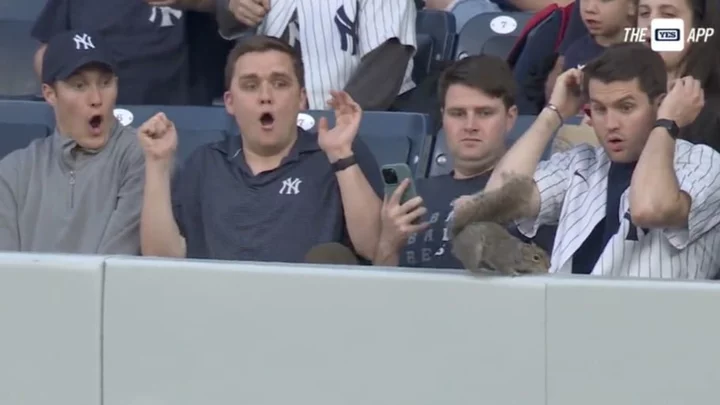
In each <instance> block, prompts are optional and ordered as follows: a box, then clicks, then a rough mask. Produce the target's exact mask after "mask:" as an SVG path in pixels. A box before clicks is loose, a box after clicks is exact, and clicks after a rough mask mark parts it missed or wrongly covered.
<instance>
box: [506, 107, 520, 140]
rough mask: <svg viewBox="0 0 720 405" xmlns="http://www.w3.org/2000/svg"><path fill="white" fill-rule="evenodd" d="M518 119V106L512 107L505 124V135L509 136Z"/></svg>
mask: <svg viewBox="0 0 720 405" xmlns="http://www.w3.org/2000/svg"><path fill="white" fill-rule="evenodd" d="M517 117H518V108H517V106H516V105H513V106H511V107H510V108H508V110H507V121H506V123H505V134H506V135H507V134H508V133H510V131H512V129H513V127H514V126H515V121H517Z"/></svg>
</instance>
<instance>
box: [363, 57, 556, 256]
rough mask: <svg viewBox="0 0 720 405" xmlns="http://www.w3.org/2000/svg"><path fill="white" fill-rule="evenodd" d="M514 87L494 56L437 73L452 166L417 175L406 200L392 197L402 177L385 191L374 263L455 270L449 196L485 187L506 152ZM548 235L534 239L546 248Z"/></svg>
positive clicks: (469, 60) (505, 68) (514, 110)
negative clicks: (414, 190) (441, 171)
mask: <svg viewBox="0 0 720 405" xmlns="http://www.w3.org/2000/svg"><path fill="white" fill-rule="evenodd" d="M515 87H516V84H515V81H514V79H513V75H512V71H511V70H510V68H509V67H508V65H507V63H506V62H505V61H503V60H501V59H499V58H497V57H494V56H488V55H482V56H471V57H468V58H465V59H462V60H460V61H458V62H456V63H455V64H453V65H452V66H450V67H449V68H448V69H447V70H446V71H445V72H444V73H443V75H442V77H441V79H440V85H439V97H440V100H442V101H443V106H442V116H443V130H444V131H445V134H446V137H447V147H448V150H449V152H450V154H451V156H452V159H453V162H454V170H453V171H452V172H451V173H450V174H447V175H442V176H435V177H431V178H428V179H420V180H418V181H417V182H416V188H417V192H418V194H419V196H418V197H417V198H414V199H412V200H409V201H407V202H406V203H405V204H402V205H400V204H399V201H398V200H399V196H400V195H402V193H403V191H404V190H405V189H406V187H407V186H408V182H407V181H406V182H405V183H403V184H401V186H400V187H399V188H398V190H397V191H396V192H395V193H394V195H393V196H386V198H385V202H384V204H383V209H382V226H381V233H380V244H379V245H378V248H377V250H376V256H375V260H374V264H375V265H383V266H397V265H400V266H403V267H428V268H462V265H461V263H460V262H459V261H458V260H457V259H456V258H455V257H454V256H453V255H452V254H451V249H450V246H449V244H448V243H449V238H448V234H447V232H448V231H447V225H446V224H447V222H448V221H449V219H450V212H451V211H452V202H453V201H454V200H455V199H456V198H457V197H460V196H462V195H465V194H472V193H475V192H477V190H479V189H482V188H484V187H485V183H486V182H487V180H488V179H489V177H490V174H491V172H492V169H493V167H494V166H495V163H496V162H497V161H498V160H499V159H500V158H501V157H502V156H503V155H504V154H505V151H506V144H505V137H506V135H507V134H508V132H509V131H510V130H511V129H512V127H513V125H514V124H515V119H516V118H517V107H516V106H515V96H514V95H515ZM549 236H550V237H549V240H543V241H540V240H537V243H538V244H539V245H541V246H543V247H546V248H549V246H551V245H552V233H550V235H549ZM543 237H546V236H543ZM543 237H541V238H538V239H542V238H543Z"/></svg>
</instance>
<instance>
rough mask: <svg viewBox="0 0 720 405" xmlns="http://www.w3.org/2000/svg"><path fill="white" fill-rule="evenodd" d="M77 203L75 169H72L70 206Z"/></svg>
mask: <svg viewBox="0 0 720 405" xmlns="http://www.w3.org/2000/svg"><path fill="white" fill-rule="evenodd" d="M74 205H75V171H74V170H70V208H73V206H74Z"/></svg>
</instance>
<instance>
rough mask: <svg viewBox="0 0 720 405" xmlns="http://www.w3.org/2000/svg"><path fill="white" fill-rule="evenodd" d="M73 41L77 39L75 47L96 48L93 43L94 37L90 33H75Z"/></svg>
mask: <svg viewBox="0 0 720 405" xmlns="http://www.w3.org/2000/svg"><path fill="white" fill-rule="evenodd" d="M73 41H75V49H78V50H79V49H80V48H81V47H82V49H84V50H86V51H87V50H88V49H95V45H93V43H92V38H91V37H90V35H88V34H82V35H80V34H75V36H74V37H73Z"/></svg>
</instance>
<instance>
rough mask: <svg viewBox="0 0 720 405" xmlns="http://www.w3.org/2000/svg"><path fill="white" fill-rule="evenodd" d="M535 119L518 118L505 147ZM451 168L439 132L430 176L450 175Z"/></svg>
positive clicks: (530, 116)
mask: <svg viewBox="0 0 720 405" xmlns="http://www.w3.org/2000/svg"><path fill="white" fill-rule="evenodd" d="M535 118H536V116H534V115H520V116H518V118H517V121H515V126H514V127H513V129H512V130H511V131H510V133H509V134H508V136H507V138H505V143H506V145H507V146H508V147H510V146H512V144H513V143H515V141H517V140H518V139H519V138H520V137H521V136H522V135H523V134H524V133H525V131H526V130H527V129H528V128H530V125H532V123H533V122H534V121H535ZM551 144H552V143H551V142H548V147H547V149H545V153H544V154H543V159H547V158H549V157H550V152H551V150H552V145H551ZM452 168H453V162H452V158H451V157H450V153H449V151H448V149H447V141H446V137H445V132H444V131H442V130H440V132H438V134H437V136H436V137H435V145H434V148H433V152H432V160H431V161H430V176H438V175H443V174H448V173H450V171H452Z"/></svg>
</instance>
